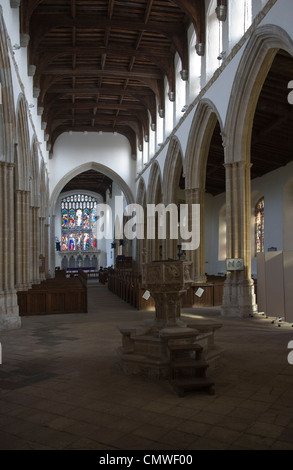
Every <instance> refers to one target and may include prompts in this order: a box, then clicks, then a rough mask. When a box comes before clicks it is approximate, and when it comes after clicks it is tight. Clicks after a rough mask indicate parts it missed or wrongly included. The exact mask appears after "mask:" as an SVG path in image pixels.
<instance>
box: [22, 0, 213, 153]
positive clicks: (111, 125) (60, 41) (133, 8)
mask: <svg viewBox="0 0 293 470" xmlns="http://www.w3.org/2000/svg"><path fill="white" fill-rule="evenodd" d="M204 11H205V10H204V0H196V1H194V0H170V1H169V0H22V2H21V9H20V14H21V35H22V38H24V40H27V41H28V61H29V65H30V66H33V69H34V67H35V72H34V90H35V95H38V107H39V109H40V110H43V116H42V120H43V122H44V123H47V127H46V132H47V134H48V136H49V141H48V143H49V144H50V145H51V147H53V146H54V143H55V141H56V139H57V137H58V136H59V135H60V134H61V133H63V132H68V131H79V132H80V131H95V132H117V133H120V134H122V135H124V136H126V137H127V138H128V139H129V142H130V144H131V148H132V154H133V155H135V154H136V149H137V146H139V147H141V146H143V143H144V141H147V139H148V133H149V125H151V126H152V128H153V129H155V127H156V124H157V123H156V119H157V111H159V113H160V114H164V108H165V103H164V99H165V98H164V96H165V91H164V81H165V80H167V82H168V86H169V96H170V98H171V99H173V96H172V95H173V94H174V93H175V71H174V57H175V54H176V53H178V54H179V56H180V58H181V63H182V71H183V73H182V76H183V78H185V79H186V76H187V75H188V44H187V30H188V27H189V26H190V25H191V24H193V25H194V28H195V31H196V33H197V38H198V42H204V34H205V31H204V25H205V18H204ZM25 38H26V39H25Z"/></svg>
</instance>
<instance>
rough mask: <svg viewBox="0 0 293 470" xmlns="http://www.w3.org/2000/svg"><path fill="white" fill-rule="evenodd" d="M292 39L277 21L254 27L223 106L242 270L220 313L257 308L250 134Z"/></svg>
mask: <svg viewBox="0 0 293 470" xmlns="http://www.w3.org/2000/svg"><path fill="white" fill-rule="evenodd" d="M279 49H283V50H285V51H286V52H288V53H289V54H290V55H291V56H292V55H293V42H292V40H291V38H290V37H289V36H288V34H287V33H286V32H285V31H284V30H283V29H281V28H280V27H278V26H275V25H264V26H261V27H259V28H257V29H256V30H255V31H254V32H253V33H252V36H251V38H250V39H249V41H248V43H247V45H246V48H245V50H244V52H243V55H242V57H241V60H240V63H239V66H238V69H237V72H236V75H235V79H234V83H233V87H232V91H231V96H230V101H229V105H228V110H227V116H226V122H225V131H224V145H225V167H226V203H227V258H240V259H243V261H244V269H243V270H242V271H236V272H228V273H227V279H226V283H225V288H224V296H223V306H222V313H223V314H224V315H230V316H231V315H233V316H235V315H236V316H243V317H246V316H249V315H254V314H255V313H256V312H257V305H256V300H255V293H254V282H253V280H252V278H251V187H250V166H251V155H250V146H251V135H252V128H253V119H254V114H255V111H256V107H257V102H258V98H259V96H260V92H261V90H262V87H263V84H264V81H265V79H266V77H267V75H268V73H269V70H270V68H271V65H272V63H273V60H274V58H275V56H276V54H277V52H278V51H279Z"/></svg>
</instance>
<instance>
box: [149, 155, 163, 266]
mask: <svg viewBox="0 0 293 470" xmlns="http://www.w3.org/2000/svg"><path fill="white" fill-rule="evenodd" d="M147 204H155V205H158V204H163V187H162V175H161V170H160V167H159V165H158V163H157V162H154V163H153V165H152V167H151V171H150V176H149V183H148V189H147ZM158 219H159V217H158V213H157V212H156V217H155V227H154V231H153V232H152V233H153V237H150V235H149V232H148V233H147V235H148V238H147V262H150V261H154V260H160V259H162V254H163V244H164V241H165V240H164V239H159V237H158V224H159V220H158ZM152 227H153V226H152V224H151V218H150V217H148V218H147V230H150V229H151V228H152Z"/></svg>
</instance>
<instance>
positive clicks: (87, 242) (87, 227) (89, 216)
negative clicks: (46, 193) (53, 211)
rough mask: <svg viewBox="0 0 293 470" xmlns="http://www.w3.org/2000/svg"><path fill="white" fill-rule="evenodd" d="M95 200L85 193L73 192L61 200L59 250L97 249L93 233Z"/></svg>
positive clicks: (95, 217) (94, 226)
mask: <svg viewBox="0 0 293 470" xmlns="http://www.w3.org/2000/svg"><path fill="white" fill-rule="evenodd" d="M96 208H97V200H96V199H95V198H94V197H92V196H89V195H87V194H74V195H72V196H67V197H66V198H64V199H62V201H61V230H62V235H61V250H62V251H91V250H97V248H98V243H97V238H96V235H95V228H96V219H97V214H96Z"/></svg>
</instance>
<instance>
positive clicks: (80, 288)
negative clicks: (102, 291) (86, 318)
mask: <svg viewBox="0 0 293 470" xmlns="http://www.w3.org/2000/svg"><path fill="white" fill-rule="evenodd" d="M17 297H18V306H19V314H20V316H27V315H44V314H47V315H48V314H60V313H86V312H87V279H86V276H84V275H83V273H82V272H79V274H78V276H74V277H69V278H68V277H66V272H65V271H64V270H59V271H56V272H55V278H52V279H46V280H44V281H42V282H41V283H40V284H35V285H33V286H32V287H31V289H29V290H23V291H22V290H20V291H18V292H17Z"/></svg>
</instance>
